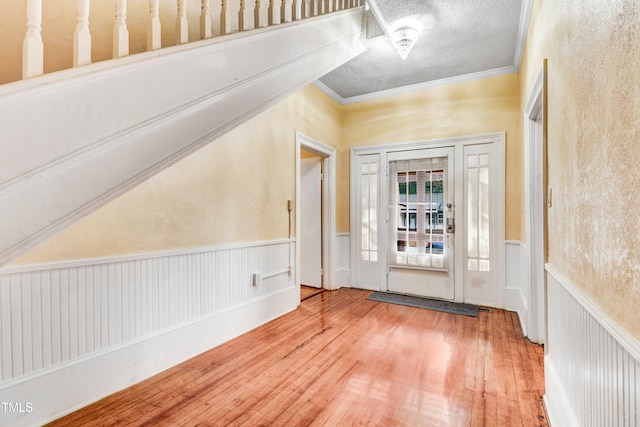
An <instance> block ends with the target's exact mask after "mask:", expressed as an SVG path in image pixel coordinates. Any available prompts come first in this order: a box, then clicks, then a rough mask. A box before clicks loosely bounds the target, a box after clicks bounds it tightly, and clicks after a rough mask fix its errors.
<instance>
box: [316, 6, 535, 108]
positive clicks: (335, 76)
mask: <svg viewBox="0 0 640 427" xmlns="http://www.w3.org/2000/svg"><path fill="white" fill-rule="evenodd" d="M367 3H368V5H369V11H368V12H367V13H368V18H367V32H368V36H367V38H366V39H364V40H363V45H364V47H365V51H364V53H362V54H361V55H359V56H358V57H356V58H354V59H353V60H351V61H349V62H348V63H346V64H344V65H343V66H341V67H339V68H337V69H336V70H334V71H332V72H331V73H329V74H327V75H325V76H324V77H322V78H321V79H320V80H319V81H318V82H316V84H317V86H318V87H320V88H321V89H323V90H324V91H325V92H327V93H328V94H329V95H331V96H332V97H333V98H334V99H336V100H337V101H339V102H341V103H343V104H346V103H351V102H358V101H363V100H366V99H373V98H377V97H382V96H386V95H389V94H390V93H396V92H399V91H406V90H413V89H417V88H419V87H426V86H434V85H440V84H447V83H452V82H455V81H462V80H467V79H472V78H481V77H488V76H493V75H499V74H506V73H511V72H515V71H518V70H519V68H520V60H521V58H522V50H523V48H524V41H525V37H526V33H527V27H528V24H529V16H530V14H531V6H532V4H533V0H367ZM376 21H377V22H376ZM407 22H409V23H412V25H413V26H415V27H418V28H417V29H418V31H419V33H420V34H419V36H418V41H417V42H416V44H415V46H414V47H413V49H412V50H411V52H410V53H409V56H408V57H407V59H406V60H403V59H402V58H400V56H399V55H398V53H397V52H396V50H395V49H394V48H393V46H392V45H391V39H390V37H389V36H390V35H391V34H392V33H393V31H394V30H395V29H396V28H398V27H400V26H402V25H403V24H405V23H407ZM376 33H378V34H380V35H378V36H375V34H376Z"/></svg>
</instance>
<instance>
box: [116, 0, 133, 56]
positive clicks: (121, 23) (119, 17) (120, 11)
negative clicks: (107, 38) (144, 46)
mask: <svg viewBox="0 0 640 427" xmlns="http://www.w3.org/2000/svg"><path fill="white" fill-rule="evenodd" d="M127 55H129V31H128V30H127V0H116V23H115V25H114V26H113V57H114V58H120V57H123V56H127Z"/></svg>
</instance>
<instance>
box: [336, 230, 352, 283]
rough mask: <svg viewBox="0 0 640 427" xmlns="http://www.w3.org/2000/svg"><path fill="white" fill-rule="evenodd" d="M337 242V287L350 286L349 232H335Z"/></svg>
mask: <svg viewBox="0 0 640 427" xmlns="http://www.w3.org/2000/svg"><path fill="white" fill-rule="evenodd" d="M336 242H337V244H338V255H337V260H338V263H337V268H336V273H337V275H336V277H337V280H338V287H351V252H350V251H351V243H350V242H351V237H350V234H349V233H336Z"/></svg>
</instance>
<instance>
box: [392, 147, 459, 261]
mask: <svg viewBox="0 0 640 427" xmlns="http://www.w3.org/2000/svg"><path fill="white" fill-rule="evenodd" d="M446 165H447V158H446V157H438V158H430V159H418V160H409V161H405V160H399V161H395V162H390V164H389V166H390V172H389V174H390V188H389V190H390V195H389V197H390V204H391V206H390V209H391V212H390V215H391V216H390V218H393V219H394V221H391V222H392V224H390V226H391V229H392V234H394V235H395V236H392V238H391V242H395V245H392V247H391V252H392V253H391V254H390V255H389V260H390V263H391V264H393V265H399V266H400V265H406V266H414V267H424V268H438V269H442V268H447V262H446V251H445V248H444V231H445V230H444V229H445V227H444V224H445V216H446V215H445V209H444V204H445V203H444V200H445V193H446V177H447V171H446Z"/></svg>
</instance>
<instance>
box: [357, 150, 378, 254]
mask: <svg viewBox="0 0 640 427" xmlns="http://www.w3.org/2000/svg"><path fill="white" fill-rule="evenodd" d="M360 171H361V176H360V185H361V191H360V196H361V199H360V203H361V209H362V218H361V219H362V229H361V230H360V234H361V239H360V250H361V258H362V261H371V262H376V261H377V260H378V254H377V250H378V162H364V163H362V165H361V167H360Z"/></svg>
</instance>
